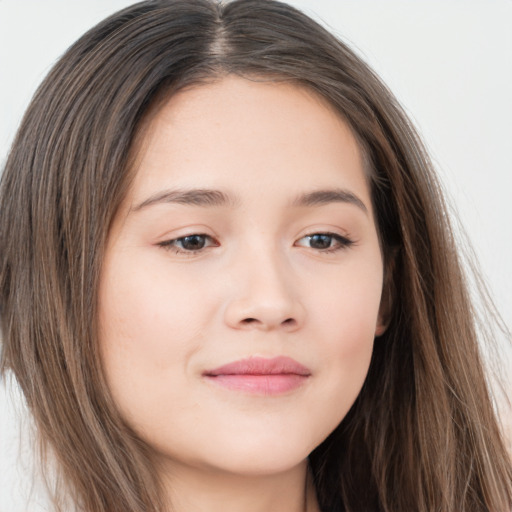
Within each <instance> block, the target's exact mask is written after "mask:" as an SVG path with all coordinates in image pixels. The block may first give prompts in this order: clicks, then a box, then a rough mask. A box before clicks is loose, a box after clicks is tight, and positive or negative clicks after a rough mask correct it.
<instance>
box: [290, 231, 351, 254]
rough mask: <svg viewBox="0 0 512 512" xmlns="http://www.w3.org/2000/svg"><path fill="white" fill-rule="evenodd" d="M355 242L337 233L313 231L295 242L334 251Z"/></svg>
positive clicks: (321, 249)
mask: <svg viewBox="0 0 512 512" xmlns="http://www.w3.org/2000/svg"><path fill="white" fill-rule="evenodd" d="M353 244H354V242H353V241H352V240H349V239H348V238H346V237H344V236H341V235H338V234H336V233H313V234H311V235H307V236H304V237H302V238H300V239H299V240H297V242H295V245H298V246H300V247H308V248H310V249H316V250H318V251H322V252H334V251H338V250H341V249H345V248H348V247H350V246H351V245H353Z"/></svg>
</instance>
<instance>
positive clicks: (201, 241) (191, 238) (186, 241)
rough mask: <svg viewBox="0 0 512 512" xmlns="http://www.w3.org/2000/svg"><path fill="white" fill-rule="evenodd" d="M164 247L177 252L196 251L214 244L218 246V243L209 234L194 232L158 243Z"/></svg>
mask: <svg viewBox="0 0 512 512" xmlns="http://www.w3.org/2000/svg"><path fill="white" fill-rule="evenodd" d="M158 245H159V246H160V247H163V248H164V249H172V250H174V251H175V252H176V253H194V252H200V251H201V250H203V249H206V248H208V247H212V246H218V243H217V242H215V240H214V239H213V238H212V237H211V236H208V235H201V234H196V233H194V234H192V235H187V236H182V237H180V238H174V239H173V240H166V241H164V242H161V243H159V244H158Z"/></svg>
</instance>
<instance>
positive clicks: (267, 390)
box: [203, 356, 311, 395]
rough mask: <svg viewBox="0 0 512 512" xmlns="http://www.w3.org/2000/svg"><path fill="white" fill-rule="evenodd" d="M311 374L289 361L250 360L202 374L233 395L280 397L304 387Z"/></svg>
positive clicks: (298, 364)
mask: <svg viewBox="0 0 512 512" xmlns="http://www.w3.org/2000/svg"><path fill="white" fill-rule="evenodd" d="M310 376H311V371H310V370H309V369H308V368H306V367H305V366H303V365H301V364H300V363H298V362H297V361H295V360H294V359H292V358H290V357H284V356H280V357H274V358H272V359H267V358H263V357H250V358H247V359H241V360H239V361H234V362H232V363H228V364H226V365H223V366H220V367H218V368H214V369H213V370H207V371H205V372H203V377H204V378H205V379H207V380H208V381H209V382H212V383H214V384H216V385H219V386H221V387H223V388H226V389H230V390H233V391H242V392H245V393H250V394H258V395H280V394H284V393H288V392H291V391H293V390H295V389H297V388H299V387H301V386H302V385H303V384H304V383H305V382H306V381H307V380H308V378H309V377H310Z"/></svg>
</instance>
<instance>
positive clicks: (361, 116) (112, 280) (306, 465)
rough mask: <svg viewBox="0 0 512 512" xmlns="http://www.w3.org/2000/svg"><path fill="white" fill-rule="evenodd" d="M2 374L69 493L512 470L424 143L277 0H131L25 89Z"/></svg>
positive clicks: (457, 504)
mask: <svg viewBox="0 0 512 512" xmlns="http://www.w3.org/2000/svg"><path fill="white" fill-rule="evenodd" d="M0 219H1V220H0V248H1V249H0V251H1V252H0V290H1V296H0V297H1V299H0V307H1V319H2V336H3V351H2V358H3V359H2V363H3V371H4V372H6V371H7V370H10V371H12V372H13V373H14V375H15V377H16V379H17V381H18V382H19V384H20V386H21V388H22V390H23V393H24V395H25V398H26V401H27V404H28V406H29V408H30V411H31V412H32V415H33V417H34V421H35V425H36V428H37V431H38V435H39V440H40V445H41V449H42V450H41V453H42V455H43V459H44V460H47V461H48V462H50V461H53V462H54V465H55V467H56V470H57V476H56V478H55V479H52V480H53V481H54V483H55V482H57V486H56V489H55V493H54V505H55V508H56V509H57V510H70V509H72V508H76V509H77V510H83V511H88V512H92V511H94V512H95V511H109V512H110V511H153V510H154V511H170V510H173V511H177V512H180V511H187V512H189V511H199V510H210V511H216V510H222V511H224V512H225V511H231V510H237V511H239V510H244V511H249V512H252V511H254V512H256V511H263V510H265V511H267V512H268V511H280V512H302V511H307V512H317V511H322V512H327V511H329V512H331V511H332V512H334V511H336V512H338V511H353V512H361V511H385V512H391V511H392V512H400V511H403V512H405V511H411V510H415V511H416V510H418V511H424V512H427V511H429V512H430V511H433V510H443V511H450V512H455V511H493V512H495V511H496V512H501V511H506V510H510V509H511V506H512V469H511V463H510V459H509V458H508V456H507V454H506V449H505V446H504V442H503V440H502V437H501V433H500V430H499V427H498V424H497V421H496V418H495V413H494V410H493V405H492V401H491V398H490V394H489V390H488V387H487V383H486V378H485V375H484V371H483V364H482V361H481V357H480V355H479V349H478V344H477V336H476V329H475V321H474V317H473V308H472V305H471V303H470V300H469V297H468V292H467V289H466V286H465V280H464V276H463V274H462V271H461V266H460V263H459V259H458V257H457V253H456V250H455V247H454V242H453V236H452V233H451V230H450V226H449V222H448V216H447V214H446V210H445V206H444V203H443V200H442V198H441V194H440V192H439V187H438V185H437V182H436V178H435V175H434V173H433V171H432V169H431V165H430V163H429V160H428V157H427V155H426V154H425V151H424V150H423V147H422V145H421V143H420V141H419V140H418V138H417V136H416V134H415V133H414V130H413V129H412V128H411V125H410V123H409V122H408V120H407V118H406V117H405V115H404V114H403V112H402V111H401V109H400V107H399V106H398V104H397V102H396V101H395V99H394V98H393V96H392V95H391V94H390V92H389V91H388V90H387V89H386V88H385V86H383V85H382V83H381V82H380V80H379V79H378V78H377V77H376V76H375V75H374V74H373V73H372V71H371V70H370V69H368V67H367V66H366V65H365V64H364V63H363V62H361V60H360V59H359V58H357V57H356V56H355V55H354V54H353V52H352V51H351V50H349V49H348V48H347V47H346V46H345V45H344V44H342V43H341V42H339V41H338V40H336V39H335V38H334V37H333V36H332V35H330V34H329V33H327V32H326V31H325V30H324V29H322V28H321V27H319V26H318V25H317V24H316V23H315V22H313V21H312V20H310V19H309V18H307V17H306V16H305V15H303V14H301V13H300V12H298V11H296V10H295V9H293V8H291V7H289V6H287V5H285V4H281V3H278V2H273V1H262V0H239V1H234V2H231V3H227V4H217V3H214V2H211V1H209V0H192V1H191V0H168V1H150V2H142V3H140V4H136V5H134V6H133V7H130V8H128V9H126V10H124V11H122V12H120V13H118V14H116V15H114V16H112V17H111V18H109V19H107V20H105V21H104V22H103V23H101V24H100V25H98V26H97V27H95V28H94V29H92V30H91V31H90V32H88V33H87V34H86V35H84V36H83V37H82V38H81V39H80V40H79V41H78V42H77V43H76V44H75V45H74V46H73V47H71V48H70V50H69V51H68V52H67V53H66V54H65V55H64V56H63V58H62V59H61V60H60V61H59V62H58V63H57V64H56V66H55V67H54V68H53V70H52V71H51V72H50V74H49V75H48V77H47V78H46V79H45V81H44V83H43V84H42V86H41V87H40V89H39V90H38V92H37V93H36V95H35V97H34V100H33V101H32V103H31V105H30V107H29V109H28V111H27V113H26V115H25V118H24V120H23V122H22V125H21V127H20V129H19V132H18V134H17V137H16V140H15V142H14V144H13V147H12V151H11V153H10V155H9V159H8V161H7V164H6V168H5V171H4V174H3V176H2V182H1V189H0Z"/></svg>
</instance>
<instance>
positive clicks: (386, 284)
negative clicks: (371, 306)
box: [375, 250, 398, 336]
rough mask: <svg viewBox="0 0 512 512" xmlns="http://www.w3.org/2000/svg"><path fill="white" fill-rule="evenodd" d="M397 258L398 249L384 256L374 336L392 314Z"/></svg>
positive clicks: (389, 319) (385, 326) (378, 334)
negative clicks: (380, 294)
mask: <svg viewBox="0 0 512 512" xmlns="http://www.w3.org/2000/svg"><path fill="white" fill-rule="evenodd" d="M397 258H398V250H391V251H389V254H388V255H387V257H386V260H387V261H386V262H385V264H384V279H383V284H382V296H381V299H380V306H379V315H378V317H377V325H376V327H375V336H382V335H383V334H384V333H385V332H386V330H387V328H388V326H389V324H390V323H391V318H392V316H393V306H394V303H395V296H396V284H395V283H396V276H395V268H396V260H397Z"/></svg>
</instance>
